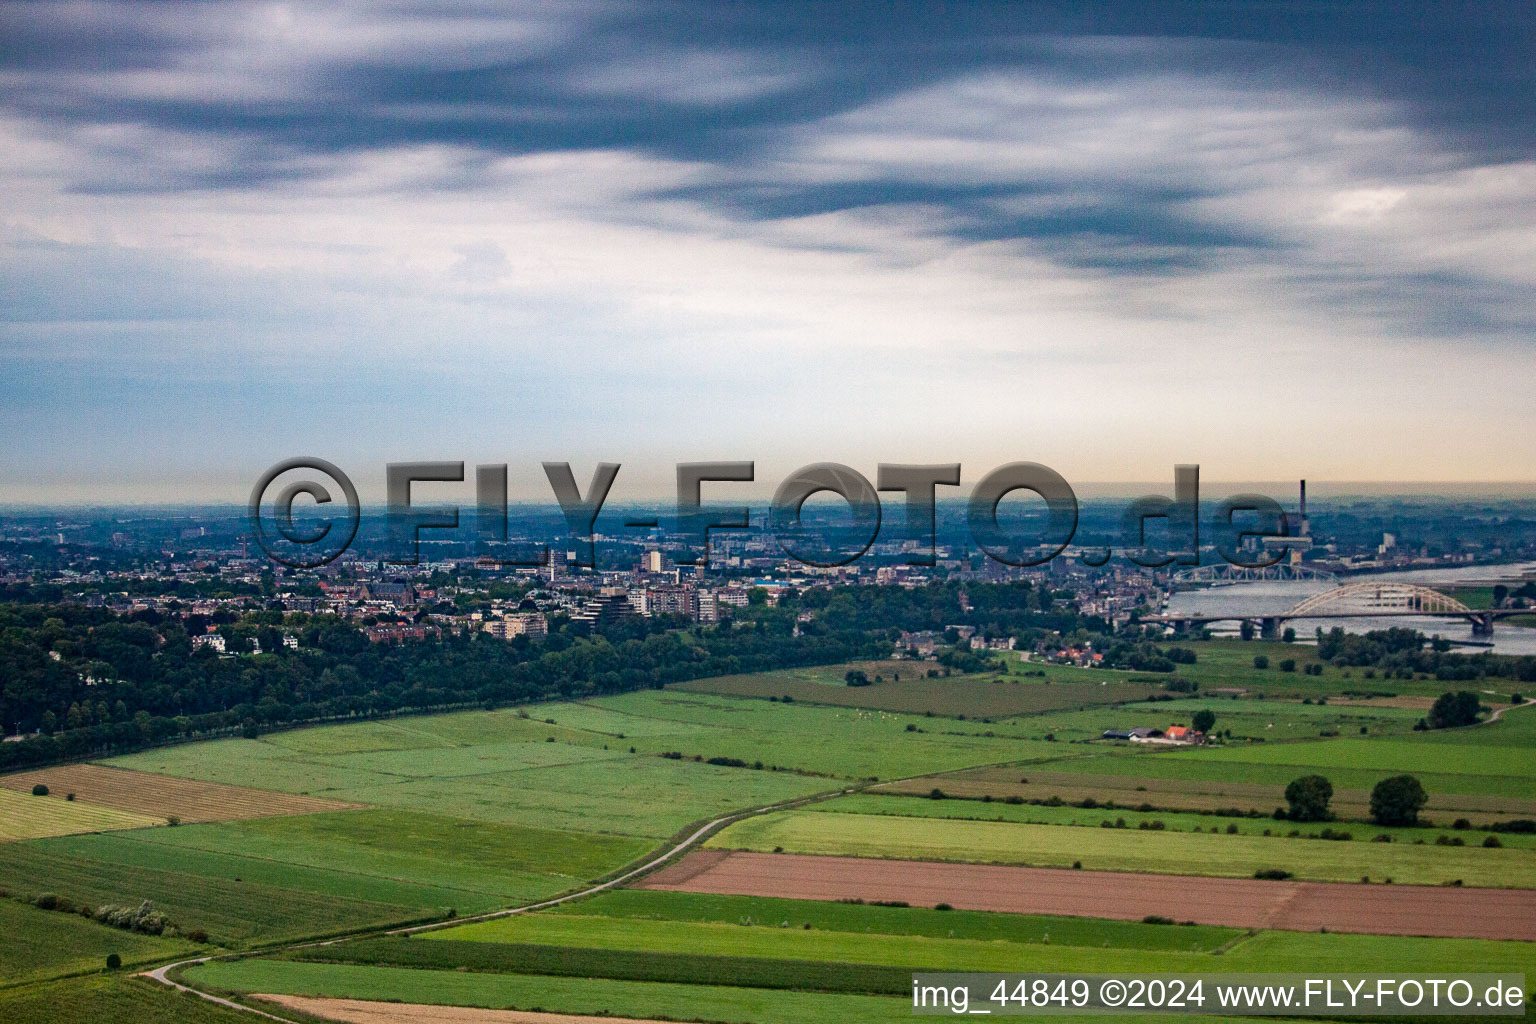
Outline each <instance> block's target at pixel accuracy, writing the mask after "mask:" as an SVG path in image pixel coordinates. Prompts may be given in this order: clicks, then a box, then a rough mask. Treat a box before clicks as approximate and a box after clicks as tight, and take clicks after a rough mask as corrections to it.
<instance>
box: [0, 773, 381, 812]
mask: <svg viewBox="0 0 1536 1024" xmlns="http://www.w3.org/2000/svg"><path fill="white" fill-rule="evenodd" d="M39 783H41V784H42V785H45V786H47V787H48V789H49V790H50V792H56V793H74V794H76V797H77V798H78V799H79V800H83V801H85V802H86V803H93V804H99V805H101V806H103V807H112V808H116V809H118V810H122V811H128V812H132V813H137V814H143V815H149V816H153V817H155V818H157V819H158V820H160V821H163V820H165V819H166V818H167V817H169V816H171V815H175V816H176V817H178V818H180V819H181V820H182V821H186V822H192V821H229V820H233V819H236V818H257V817H267V816H272V815H287V814H316V813H319V812H323V811H338V810H346V809H347V808H349V807H352V806H356V805H353V804H347V803H342V802H339V801H335V800H320V799H316V798H313V797H308V796H294V795H291V794H287V793H282V792H272V791H270V790H263V789H250V788H247V787H245V786H237V785H215V784H210V783H206V782H199V781H195V780H189V779H181V778H175V777H172V776H168V775H160V774H154V773H146V772H134V771H128V770H125V769H122V768H109V767H105V766H102V765H95V764H71V765H62V766H59V767H57V768H40V769H36V770H34V771H26V772H17V773H15V774H13V775H3V776H0V786H3V787H4V788H6V789H10V790H17V791H23V792H31V790H32V787H33V786H34V785H36V784H39Z"/></svg>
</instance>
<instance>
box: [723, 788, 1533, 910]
mask: <svg viewBox="0 0 1536 1024" xmlns="http://www.w3.org/2000/svg"><path fill="white" fill-rule="evenodd" d="M706 846H707V847H709V848H712V849H723V850H731V849H744V850H756V851H763V852H766V851H770V850H775V849H783V850H785V851H788V852H790V853H810V854H826V855H831V856H849V857H877V858H889V859H905V860H933V861H967V862H973V863H981V864H1016V865H1024V866H1031V867H1061V868H1070V867H1072V865H1073V864H1074V863H1080V864H1081V865H1082V867H1083V868H1084V869H1086V870H1087V871H1122V872H1137V873H1142V872H1145V873H1151V874H1166V875H1188V874H1201V875H1209V876H1212V877H1227V878H1252V877H1253V875H1254V872H1256V871H1267V870H1275V869H1278V870H1284V871H1288V872H1290V873H1291V874H1293V875H1295V876H1296V877H1297V878H1303V879H1310V880H1314V881H1331V882H1346V881H1357V880H1358V879H1360V878H1361V877H1362V876H1368V877H1370V878H1374V879H1377V880H1380V879H1384V878H1391V879H1393V880H1394V881H1396V882H1397V883H1398V884H1399V886H1401V885H1403V884H1410V885H1434V886H1438V885H1444V884H1448V883H1450V882H1452V881H1455V880H1458V879H1459V880H1461V881H1462V882H1463V883H1464V884H1466V885H1468V886H1477V887H1484V888H1520V889H1536V850H1530V849H1496V850H1492V849H1482V848H1480V847H1444V846H1429V845H1425V846H1415V845H1405V844H1403V843H1356V842H1348V843H1345V842H1331V841H1328V840H1324V839H1305V838H1295V839H1290V838H1287V839H1282V840H1278V841H1277V840H1275V839H1273V838H1268V837H1264V836H1245V835H1235V836H1231V835H1224V834H1223V835H1211V834H1209V833H1194V832H1167V831H1161V832H1154V831H1143V830H1140V829H1098V830H1096V831H1094V832H1091V833H1089V832H1084V831H1083V830H1081V829H1075V828H1062V827H1059V826H1054V825H1028V824H1017V823H1013V822H996V821H968V820H963V819H942V818H898V817H890V816H885V815H869V814H837V813H831V812H826V811H810V810H798V811H784V812H780V813H776V814H769V815H763V816H761V817H756V818H750V819H747V820H746V821H742V822H738V823H737V824H735V825H732V826H730V827H729V828H727V829H725V831H723V832H721V833H719V834H718V835H716V836H715V837H714V838H712V839H710V840H709V842H708V843H707V844H706ZM1110 916H1114V915H1110Z"/></svg>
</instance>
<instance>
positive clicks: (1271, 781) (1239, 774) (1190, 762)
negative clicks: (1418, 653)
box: [1053, 740, 1536, 801]
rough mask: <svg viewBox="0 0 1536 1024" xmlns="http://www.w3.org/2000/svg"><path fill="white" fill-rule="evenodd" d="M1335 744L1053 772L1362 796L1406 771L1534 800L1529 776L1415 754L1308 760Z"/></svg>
mask: <svg viewBox="0 0 1536 1024" xmlns="http://www.w3.org/2000/svg"><path fill="white" fill-rule="evenodd" d="M1335 742H1342V741H1338V740H1328V741H1323V740H1318V741H1316V742H1313V743H1294V744H1286V745H1285V747H1286V749H1287V754H1286V755H1285V756H1287V757H1289V758H1291V759H1292V760H1291V761H1290V762H1288V763H1266V762H1260V761H1244V760H1236V759H1232V758H1216V757H1206V756H1203V755H1205V754H1207V753H1211V752H1213V751H1202V750H1199V749H1189V750H1164V751H1158V752H1140V751H1137V752H1126V753H1101V754H1096V755H1090V756H1086V757H1081V758H1077V759H1075V760H1063V761H1062V762H1061V763H1060V764H1058V765H1055V766H1053V767H1054V769H1055V770H1056V771H1060V772H1069V773H1074V774H1080V775H1134V776H1139V777H1142V778H1144V779H1188V780H1200V781H1205V782H1224V783H1233V782H1236V783H1248V784H1258V785H1270V786H1282V787H1283V786H1285V785H1286V783H1288V782H1290V781H1291V780H1292V779H1294V778H1296V777H1297V776H1298V775H1308V774H1314V773H1317V772H1319V771H1321V772H1323V773H1324V774H1326V775H1327V776H1328V778H1329V779H1330V780H1331V781H1332V782H1333V785H1334V787H1335V788H1336V789H1357V790H1364V791H1366V792H1369V791H1370V789H1371V787H1373V786H1375V785H1376V783H1378V782H1380V781H1381V780H1382V779H1384V778H1386V777H1387V776H1389V775H1397V774H1401V773H1403V772H1410V773H1411V774H1413V775H1416V776H1418V778H1419V781H1420V782H1422V783H1423V784H1424V788H1425V789H1426V790H1428V791H1429V792H1430V793H1432V794H1447V795H1454V796H1479V797H1494V798H1509V799H1513V800H1522V801H1533V800H1536V777H1533V776H1531V775H1529V774H1526V775H1523V776H1521V775H1472V774H1463V773H1457V772H1441V771H1430V770H1426V769H1425V767H1424V765H1425V763H1426V762H1428V763H1430V764H1433V759H1432V757H1430V755H1428V754H1427V753H1426V752H1420V753H1419V754H1418V759H1417V761H1416V762H1415V766H1414V767H1398V768H1354V767H1348V766H1345V767H1326V768H1325V767H1323V766H1319V765H1316V764H1313V763H1311V762H1310V761H1309V759H1308V758H1309V753H1315V752H1316V751H1315V749H1309V748H1321V747H1324V746H1326V745H1328V744H1329V743H1335ZM1244 749H1248V748H1244ZM1276 749H1280V748H1279V747H1277V748H1276ZM1323 756H1325V757H1326V756H1327V755H1323Z"/></svg>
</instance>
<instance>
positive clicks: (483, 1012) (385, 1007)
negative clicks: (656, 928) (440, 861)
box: [253, 993, 662, 1024]
mask: <svg viewBox="0 0 1536 1024" xmlns="http://www.w3.org/2000/svg"><path fill="white" fill-rule="evenodd" d="M253 998H255V999H259V1000H262V1001H264V1002H267V1003H272V1004H274V1005H275V1006H277V1007H280V1008H282V1009H287V1010H297V1011H298V1012H299V1013H304V1014H308V1015H310V1016H312V1017H320V1018H322V1019H324V1020H334V1021H341V1022H342V1024H662V1022H661V1021H643V1020H637V1019H635V1018H634V1017H612V1016H602V1017H594V1016H590V1015H578V1014H570V1013H541V1012H534V1011H529V1010H487V1009H484V1008H481V1007H477V1006H435V1005H430V1004H423V1003H397V1002H389V1003H385V1002H376V1001H370V1000H366V999H324V998H320V999H316V998H312V997H309V996H284V995H274V994H272V993H256V994H254V995H253Z"/></svg>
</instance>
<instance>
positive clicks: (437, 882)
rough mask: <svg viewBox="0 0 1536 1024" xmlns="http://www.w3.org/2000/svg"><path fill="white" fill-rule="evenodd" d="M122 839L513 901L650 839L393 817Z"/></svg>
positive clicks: (618, 859) (601, 865)
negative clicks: (346, 872)
mask: <svg viewBox="0 0 1536 1024" xmlns="http://www.w3.org/2000/svg"><path fill="white" fill-rule="evenodd" d="M123 838H125V839H133V840H137V841H142V842H147V843H156V844H161V845H164V846H168V847H184V848H188V849H195V850H203V851H207V852H209V853H214V854H230V855H237V856H244V857H259V858H261V859H264V860H273V861H281V862H286V863H290V864H295V865H307V866H310V867H317V868H333V869H334V868H338V867H341V868H343V869H344V870H346V871H348V872H352V873H356V874H361V875H374V876H378V877H383V878H388V879H401V878H409V879H411V880H412V881H413V882H414V883H418V884H422V885H428V886H438V887H441V888H444V889H463V890H466V891H469V892H481V893H490V894H495V895H498V896H501V897H503V898H506V899H525V898H528V899H531V898H537V897H542V896H547V895H549V893H550V892H551V891H554V890H557V889H560V888H565V887H566V886H569V885H570V884H572V883H574V882H577V881H580V880H582V879H585V878H590V877H595V876H597V875H602V874H605V873H607V872H608V871H611V870H613V869H614V868H615V867H617V866H619V865H621V864H625V863H628V862H629V861H631V860H634V859H635V858H637V857H639V856H641V855H642V854H644V853H645V852H647V851H648V850H649V849H650V848H651V846H652V844H651V843H650V842H649V841H648V840H644V839H635V838H629V837H624V836H605V835H599V834H594V833H584V832H564V831H556V830H552V829H539V828H528V827H522V826H515V825H500V824H492V823H488V822H476V821H464V820H459V819H453V818H442V817H438V816H435V815H427V814H407V813H404V812H400V811H393V810H384V809H379V810H364V811H345V812H340V813H338V814H335V815H302V816H297V817H292V818H262V819H255V820H252V821H246V822H233V823H228V824H222V825H193V826H186V827H183V828H179V829H174V830H171V829H162V830H157V831H155V832H136V833H133V834H131V835H125V836H123Z"/></svg>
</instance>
